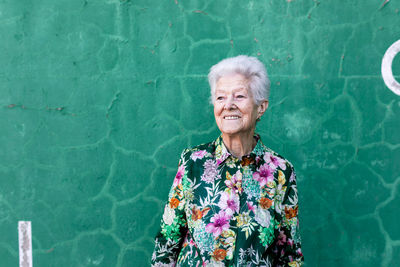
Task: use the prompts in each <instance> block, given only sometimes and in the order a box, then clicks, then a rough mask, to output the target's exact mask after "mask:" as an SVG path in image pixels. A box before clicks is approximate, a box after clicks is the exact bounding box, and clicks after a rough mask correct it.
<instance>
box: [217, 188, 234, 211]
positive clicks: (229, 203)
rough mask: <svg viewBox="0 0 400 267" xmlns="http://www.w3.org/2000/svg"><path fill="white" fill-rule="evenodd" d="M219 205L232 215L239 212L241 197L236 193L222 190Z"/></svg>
mask: <svg viewBox="0 0 400 267" xmlns="http://www.w3.org/2000/svg"><path fill="white" fill-rule="evenodd" d="M218 207H220V209H221V210H223V211H225V212H226V214H227V215H229V216H232V214H233V213H235V212H239V197H238V196H237V195H236V194H234V193H228V192H222V194H221V197H220V199H219V203H218Z"/></svg>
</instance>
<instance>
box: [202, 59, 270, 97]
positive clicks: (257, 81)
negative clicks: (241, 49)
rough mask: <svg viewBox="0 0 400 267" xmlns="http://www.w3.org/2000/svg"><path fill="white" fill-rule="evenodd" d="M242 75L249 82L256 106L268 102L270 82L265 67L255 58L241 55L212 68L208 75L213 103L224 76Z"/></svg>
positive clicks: (222, 61)
mask: <svg viewBox="0 0 400 267" xmlns="http://www.w3.org/2000/svg"><path fill="white" fill-rule="evenodd" d="M234 73H237V74H241V75H243V76H244V77H245V78H246V79H247V80H248V81H249V88H248V89H249V90H250V91H251V94H252V95H253V98H254V102H255V103H256V105H260V104H261V103H262V101H264V100H268V97H269V89H270V84H271V83H270V81H269V79H268V74H267V70H266V69H265V67H264V65H263V64H262V63H261V62H260V61H259V60H258V59H257V58H255V57H249V56H245V55H240V56H236V57H230V58H226V59H224V60H221V61H220V62H218V63H217V64H215V65H214V66H212V67H211V69H210V73H209V74H208V83H209V84H210V88H211V103H212V104H214V101H215V87H216V84H217V82H218V80H219V78H221V77H222V76H224V75H230V74H234Z"/></svg>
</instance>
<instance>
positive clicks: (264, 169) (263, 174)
mask: <svg viewBox="0 0 400 267" xmlns="http://www.w3.org/2000/svg"><path fill="white" fill-rule="evenodd" d="M274 171H275V169H273V168H271V166H269V165H268V164H267V163H265V164H263V165H261V166H260V168H259V169H258V172H254V173H253V179H254V180H256V181H258V182H259V183H260V186H261V187H263V186H264V185H266V184H267V183H268V182H271V181H273V180H274Z"/></svg>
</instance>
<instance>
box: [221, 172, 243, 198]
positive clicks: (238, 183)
mask: <svg viewBox="0 0 400 267" xmlns="http://www.w3.org/2000/svg"><path fill="white" fill-rule="evenodd" d="M225 184H226V186H227V187H228V188H230V189H232V190H235V191H237V192H239V193H242V191H243V189H242V174H241V173H240V171H237V172H236V173H235V174H234V175H230V174H229V172H226V180H225Z"/></svg>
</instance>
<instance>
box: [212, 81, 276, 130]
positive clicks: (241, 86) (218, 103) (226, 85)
mask: <svg viewBox="0 0 400 267" xmlns="http://www.w3.org/2000/svg"><path fill="white" fill-rule="evenodd" d="M267 106H268V101H265V102H263V103H262V104H261V105H260V106H257V105H256V104H255V103H254V100H253V96H252V94H251V91H250V90H248V81H247V79H246V78H245V77H244V76H243V75H241V74H230V75H225V76H222V77H221V78H220V79H219V80H218V81H217V84H216V88H215V101H214V116H215V121H216V122H217V125H218V128H219V129H220V131H221V132H222V134H223V135H241V134H253V132H254V129H255V126H256V120H257V119H258V118H259V117H261V116H262V114H263V113H264V112H265V110H266V109H267Z"/></svg>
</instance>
